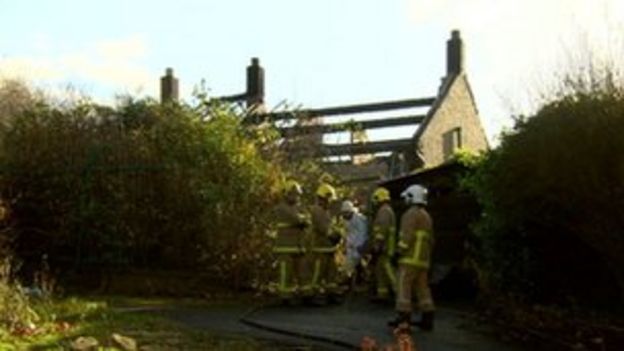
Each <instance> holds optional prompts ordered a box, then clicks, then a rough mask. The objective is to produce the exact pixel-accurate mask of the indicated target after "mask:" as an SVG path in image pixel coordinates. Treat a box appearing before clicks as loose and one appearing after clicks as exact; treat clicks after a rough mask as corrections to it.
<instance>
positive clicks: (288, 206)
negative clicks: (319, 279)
mask: <svg viewBox="0 0 624 351" xmlns="http://www.w3.org/2000/svg"><path fill="white" fill-rule="evenodd" d="M301 194H302V189H301V186H300V185H299V183H297V182H296V181H293V180H289V181H286V183H285V186H284V200H283V201H282V202H281V203H280V204H278V205H277V207H276V208H275V213H274V218H275V227H276V228H275V229H276V232H277V233H276V236H275V242H274V245H273V254H274V256H275V258H276V261H277V282H276V285H277V293H278V296H279V297H280V298H281V299H282V301H284V302H286V301H289V300H291V299H292V298H293V297H294V296H295V295H296V294H297V292H298V289H299V284H300V282H301V277H300V267H301V261H302V260H303V255H304V254H305V248H304V246H303V238H304V232H305V229H306V228H307V227H308V226H309V224H310V223H309V219H308V218H307V217H306V215H305V214H304V213H303V212H302V211H301V209H300V207H299V197H300V196H301Z"/></svg>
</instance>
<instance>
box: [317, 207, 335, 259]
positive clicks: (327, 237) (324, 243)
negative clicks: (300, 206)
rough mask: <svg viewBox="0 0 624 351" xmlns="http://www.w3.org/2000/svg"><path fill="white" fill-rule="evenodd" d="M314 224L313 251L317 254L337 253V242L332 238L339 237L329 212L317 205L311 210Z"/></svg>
mask: <svg viewBox="0 0 624 351" xmlns="http://www.w3.org/2000/svg"><path fill="white" fill-rule="evenodd" d="M310 218H311V222H312V251H313V252H317V253H333V252H335V251H336V242H335V241H332V236H335V235H337V233H336V232H335V228H334V226H333V225H332V218H331V215H330V214H329V210H327V209H325V208H323V207H321V206H319V205H318V204H317V205H314V206H312V209H310Z"/></svg>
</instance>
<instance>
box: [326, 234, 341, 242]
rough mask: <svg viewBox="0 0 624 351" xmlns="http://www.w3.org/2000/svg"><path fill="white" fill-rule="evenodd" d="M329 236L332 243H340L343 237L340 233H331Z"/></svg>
mask: <svg viewBox="0 0 624 351" xmlns="http://www.w3.org/2000/svg"><path fill="white" fill-rule="evenodd" d="M328 238H329V242H330V243H332V245H338V243H340V239H341V237H340V234H337V233H333V234H330V235H329V236H328Z"/></svg>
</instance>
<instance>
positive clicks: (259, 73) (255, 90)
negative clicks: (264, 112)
mask: <svg viewBox="0 0 624 351" xmlns="http://www.w3.org/2000/svg"><path fill="white" fill-rule="evenodd" d="M246 95H247V99H246V103H247V108H252V107H254V106H255V107H258V106H259V105H262V104H263V103H264V68H262V66H260V60H258V58H257V57H254V58H252V59H251V65H250V66H248V67H247V92H246Z"/></svg>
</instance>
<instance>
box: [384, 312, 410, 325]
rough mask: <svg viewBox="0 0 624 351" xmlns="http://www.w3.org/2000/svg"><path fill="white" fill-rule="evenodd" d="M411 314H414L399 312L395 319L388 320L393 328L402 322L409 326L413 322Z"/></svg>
mask: <svg viewBox="0 0 624 351" xmlns="http://www.w3.org/2000/svg"><path fill="white" fill-rule="evenodd" d="M411 315H412V314H411V313H409V312H399V313H398V314H397V317H396V318H395V319H393V320H391V321H389V322H388V326H389V327H392V328H396V327H398V326H400V325H401V324H407V325H408V326H409V325H410V323H411V322H410V321H411Z"/></svg>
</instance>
